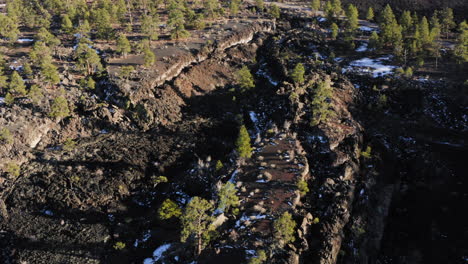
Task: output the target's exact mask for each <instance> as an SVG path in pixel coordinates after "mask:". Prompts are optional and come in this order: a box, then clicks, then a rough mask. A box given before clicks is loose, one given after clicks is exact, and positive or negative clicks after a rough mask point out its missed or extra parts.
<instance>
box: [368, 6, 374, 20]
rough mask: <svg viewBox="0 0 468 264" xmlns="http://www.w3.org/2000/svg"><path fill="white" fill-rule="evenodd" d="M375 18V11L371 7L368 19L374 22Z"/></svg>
mask: <svg viewBox="0 0 468 264" xmlns="http://www.w3.org/2000/svg"><path fill="white" fill-rule="evenodd" d="M374 17H375V14H374V9H373V8H372V7H369V9H367V14H366V19H367V20H369V21H373V20H374Z"/></svg>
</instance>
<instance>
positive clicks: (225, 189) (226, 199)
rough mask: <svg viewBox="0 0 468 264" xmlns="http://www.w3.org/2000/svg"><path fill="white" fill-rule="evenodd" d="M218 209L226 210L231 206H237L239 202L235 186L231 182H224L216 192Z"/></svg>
mask: <svg viewBox="0 0 468 264" xmlns="http://www.w3.org/2000/svg"><path fill="white" fill-rule="evenodd" d="M218 201H219V205H218V209H220V210H222V211H224V212H228V210H229V209H230V208H231V207H238V206H239V204H240V201H239V197H237V189H236V186H235V185H234V184H233V183H232V182H226V183H225V184H224V185H223V186H222V187H221V189H220V190H219V192H218Z"/></svg>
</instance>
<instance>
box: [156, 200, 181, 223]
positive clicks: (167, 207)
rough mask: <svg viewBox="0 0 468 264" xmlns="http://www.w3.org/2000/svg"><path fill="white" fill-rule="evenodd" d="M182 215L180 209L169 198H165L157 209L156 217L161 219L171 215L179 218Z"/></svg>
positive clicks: (169, 217) (168, 217)
mask: <svg viewBox="0 0 468 264" xmlns="http://www.w3.org/2000/svg"><path fill="white" fill-rule="evenodd" d="M181 216H182V210H181V209H180V208H179V206H178V205H177V204H176V203H175V202H174V201H172V200H171V199H166V200H164V202H163V203H162V204H161V207H159V209H158V218H159V219H161V220H167V219H171V218H173V217H175V218H179V217H181Z"/></svg>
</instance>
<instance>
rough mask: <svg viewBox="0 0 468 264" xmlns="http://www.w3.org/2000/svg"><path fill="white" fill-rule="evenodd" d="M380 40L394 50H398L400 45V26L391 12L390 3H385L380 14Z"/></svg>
mask: <svg viewBox="0 0 468 264" xmlns="http://www.w3.org/2000/svg"><path fill="white" fill-rule="evenodd" d="M380 29H381V35H380V41H381V43H382V44H383V45H387V46H393V48H394V50H400V47H401V46H402V32H401V31H402V27H401V26H399V25H398V22H397V20H396V18H395V15H394V14H393V10H392V8H391V7H390V5H387V6H386V7H385V9H384V10H383V11H382V13H381V16H380Z"/></svg>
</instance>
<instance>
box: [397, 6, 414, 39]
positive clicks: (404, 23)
mask: <svg viewBox="0 0 468 264" xmlns="http://www.w3.org/2000/svg"><path fill="white" fill-rule="evenodd" d="M400 25H401V27H402V30H403V33H404V34H405V36H409V35H410V34H411V31H412V30H413V18H412V17H411V12H410V11H406V10H405V11H404V12H403V14H402V15H401V17H400Z"/></svg>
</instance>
